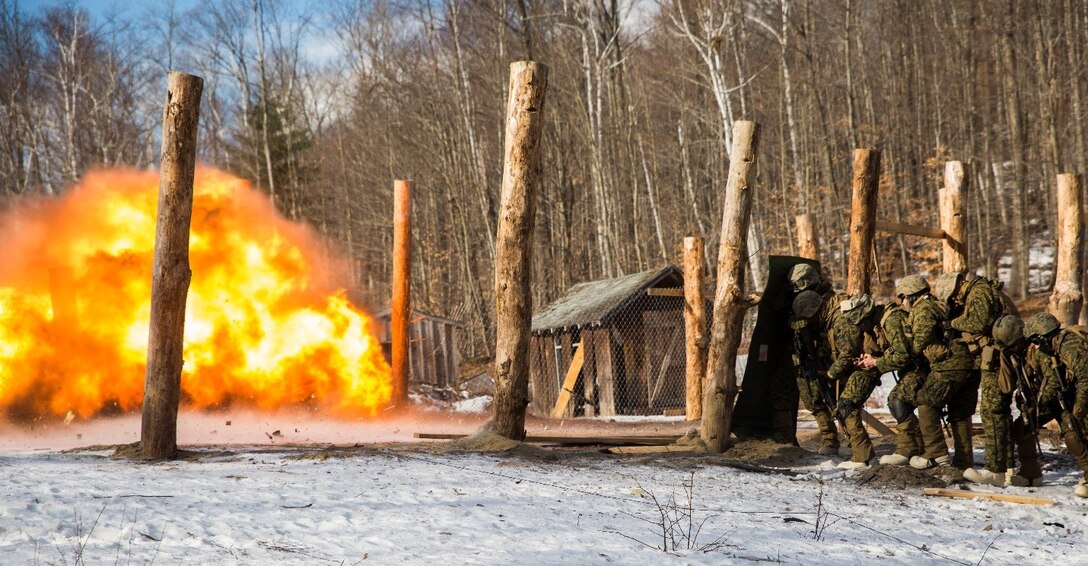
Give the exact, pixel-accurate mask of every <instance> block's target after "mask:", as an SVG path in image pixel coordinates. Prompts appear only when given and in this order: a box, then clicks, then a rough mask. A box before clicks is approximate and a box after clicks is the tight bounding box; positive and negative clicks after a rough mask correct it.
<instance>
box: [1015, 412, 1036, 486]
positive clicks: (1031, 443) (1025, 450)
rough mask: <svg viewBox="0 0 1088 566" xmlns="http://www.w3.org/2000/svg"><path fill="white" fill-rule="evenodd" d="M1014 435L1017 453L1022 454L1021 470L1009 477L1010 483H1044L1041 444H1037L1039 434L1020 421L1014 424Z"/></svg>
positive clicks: (1024, 484)
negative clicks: (1040, 454) (1040, 453)
mask: <svg viewBox="0 0 1088 566" xmlns="http://www.w3.org/2000/svg"><path fill="white" fill-rule="evenodd" d="M1013 435H1014V436H1015V437H1016V454H1017V455H1018V456H1020V471H1019V472H1017V473H1016V474H1015V475H1014V476H1012V477H1011V478H1010V479H1009V485H1014V486H1016V487H1038V486H1040V485H1043V468H1042V467H1040V466H1039V446H1038V444H1036V442H1038V436H1037V435H1036V433H1035V432H1034V431H1028V430H1026V427H1024V426H1023V425H1022V424H1021V423H1020V422H1019V421H1017V423H1016V425H1014V426H1013ZM1009 471H1010V472H1011V471H1012V470H1009Z"/></svg>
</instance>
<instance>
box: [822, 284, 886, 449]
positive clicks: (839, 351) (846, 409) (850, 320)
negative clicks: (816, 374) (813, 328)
mask: <svg viewBox="0 0 1088 566" xmlns="http://www.w3.org/2000/svg"><path fill="white" fill-rule="evenodd" d="M840 311H841V316H839V317H837V319H836V320H835V322H834V324H833V325H832V327H831V335H830V340H831V350H832V353H833V355H834V359H833V361H832V362H831V366H830V367H829V368H828V370H827V376H828V378H829V379H831V380H834V381H837V382H845V385H844V386H843V387H842V393H841V394H840V395H839V400H838V402H837V403H836V406H835V413H836V416H837V417H838V418H839V422H841V423H842V425H843V427H844V428H845V429H846V433H847V437H848V438H849V440H850V452H851V459H850V461H849V462H843V463H841V464H839V467H840V468H846V469H857V468H865V467H868V465H869V461H870V460H872V459H873V456H874V454H873V441H872V440H871V439H870V438H869V432H868V431H867V430H865V424H864V423H863V422H862V420H861V407H862V405H864V403H865V400H866V399H868V398H869V396H870V395H872V394H873V390H874V389H876V386H877V385H880V372H878V371H877V370H876V369H875V368H863V367H860V365H859V364H858V361H859V360H860V359H861V357H862V355H865V354H868V355H872V354H875V353H878V352H879V347H878V346H877V342H878V339H877V332H878V324H877V323H878V321H879V320H880V318H881V316H882V315H883V313H884V309H883V307H879V306H876V305H874V304H873V299H872V298H870V297H869V295H867V294H864V293H862V294H859V295H854V296H853V297H850V298H847V299H845V300H843V301H842V303H841V304H840Z"/></svg>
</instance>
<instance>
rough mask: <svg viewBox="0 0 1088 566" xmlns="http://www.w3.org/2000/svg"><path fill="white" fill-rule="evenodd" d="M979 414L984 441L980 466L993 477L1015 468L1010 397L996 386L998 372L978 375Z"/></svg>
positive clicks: (1010, 395)
mask: <svg viewBox="0 0 1088 566" xmlns="http://www.w3.org/2000/svg"><path fill="white" fill-rule="evenodd" d="M980 391H981V396H982V399H981V401H980V402H979V413H980V414H981V416H982V434H983V435H984V436H985V438H986V448H985V454H986V456H985V459H984V463H983V466H984V467H985V468H986V469H987V470H989V471H991V472H994V473H996V474H1002V473H1005V470H1010V469H1013V468H1015V467H1016V462H1015V458H1014V456H1013V442H1012V432H1011V430H1012V411H1011V406H1012V394H1011V393H1002V392H1001V390H1000V388H998V386H997V372H996V371H983V372H982V374H981V385H980Z"/></svg>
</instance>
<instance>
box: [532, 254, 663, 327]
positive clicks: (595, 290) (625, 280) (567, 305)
mask: <svg viewBox="0 0 1088 566" xmlns="http://www.w3.org/2000/svg"><path fill="white" fill-rule="evenodd" d="M666 279H671V280H672V281H673V283H674V284H680V283H682V281H683V274H682V272H681V271H680V269H679V268H677V267H676V266H674V265H667V266H665V267H660V268H657V269H653V270H650V271H643V272H641V273H635V274H632V275H626V276H624V277H617V278H615V279H601V280H599V281H589V282H586V283H579V284H577V285H575V286H573V287H571V288H570V289H568V290H567V292H566V293H564V294H563V296H562V297H559V298H558V299H556V300H555V301H554V302H552V304H550V305H548V306H547V307H545V308H544V310H542V311H540V312H538V313H537V314H536V315H534V316H533V332H545V331H548V330H558V329H563V328H568V327H579V326H586V325H590V324H599V323H603V322H606V321H607V320H608V319H609V318H610V317H611V316H613V315H614V314H616V313H617V312H618V311H620V310H621V309H623V307H625V306H627V305H628V304H630V303H631V302H632V301H634V300H636V299H638V298H639V297H640V295H641V292H642V291H643V290H645V289H648V288H650V287H653V286H654V285H657V284H659V283H661V282H663V281H665V280H666Z"/></svg>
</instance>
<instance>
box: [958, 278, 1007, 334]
mask: <svg viewBox="0 0 1088 566" xmlns="http://www.w3.org/2000/svg"><path fill="white" fill-rule="evenodd" d="M961 296H962V299H961V301H960V302H961V303H962V304H963V312H962V313H960V314H959V315H958V316H956V317H955V318H953V319H952V324H951V326H952V328H953V329H955V330H959V331H960V332H961V333H964V334H967V335H970V336H964V338H965V339H969V340H970V339H975V340H978V339H979V338H981V337H983V336H987V337H988V336H990V330H991V329H992V328H993V326H994V321H996V320H997V319H998V318H999V317H1000V316H1001V315H1002V314H1004V310H1005V309H1004V305H1003V303H1002V301H1001V298H1000V297H998V296H997V291H996V290H995V289H994V288H993V287H992V286H991V285H990V283H989V281H988V280H987V279H986V278H984V277H978V278H976V279H975V280H974V281H971V282H970V283H968V284H967V285H966V288H965V289H964V290H963V291H962V292H961Z"/></svg>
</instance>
